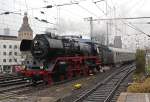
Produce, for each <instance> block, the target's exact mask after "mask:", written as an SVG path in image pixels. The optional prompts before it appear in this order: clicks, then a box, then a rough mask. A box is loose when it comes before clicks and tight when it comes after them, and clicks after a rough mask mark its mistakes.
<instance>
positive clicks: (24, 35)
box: [18, 12, 33, 40]
mask: <svg viewBox="0 0 150 102" xmlns="http://www.w3.org/2000/svg"><path fill="white" fill-rule="evenodd" d="M27 15H28V14H27V12H25V13H24V17H23V23H22V25H21V27H20V29H19V31H18V33H19V34H18V38H19V39H20V40H22V39H32V38H33V31H32V29H31V27H30V25H29V22H28V17H27Z"/></svg>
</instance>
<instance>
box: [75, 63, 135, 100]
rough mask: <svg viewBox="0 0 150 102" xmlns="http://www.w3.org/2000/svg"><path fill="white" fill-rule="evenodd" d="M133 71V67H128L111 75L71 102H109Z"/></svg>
mask: <svg viewBox="0 0 150 102" xmlns="http://www.w3.org/2000/svg"><path fill="white" fill-rule="evenodd" d="M134 69H135V67H134V65H130V66H126V67H125V68H124V69H121V70H119V71H117V72H115V73H113V74H111V75H110V76H108V77H107V78H106V79H105V80H103V81H102V82H100V83H97V84H96V85H95V86H94V87H93V88H92V89H89V90H88V91H85V92H83V93H81V95H80V97H79V98H78V99H76V100H74V101H73V102H111V99H112V98H113V96H114V94H115V92H116V91H117V89H118V88H119V86H120V84H121V83H122V82H123V81H124V79H125V78H126V77H127V76H128V75H129V74H130V73H131V72H132V71H133V70H134Z"/></svg>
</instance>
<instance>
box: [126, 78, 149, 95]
mask: <svg viewBox="0 0 150 102" xmlns="http://www.w3.org/2000/svg"><path fill="white" fill-rule="evenodd" d="M127 91H128V92H135V93H149V92H150V78H147V79H146V80H145V81H144V82H143V83H133V84H132V85H130V86H129V87H128V89H127Z"/></svg>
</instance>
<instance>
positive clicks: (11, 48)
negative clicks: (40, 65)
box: [0, 13, 33, 73]
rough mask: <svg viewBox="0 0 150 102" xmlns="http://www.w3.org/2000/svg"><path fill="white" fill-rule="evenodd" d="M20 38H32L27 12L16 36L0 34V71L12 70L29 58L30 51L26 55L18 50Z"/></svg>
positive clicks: (8, 71)
mask: <svg viewBox="0 0 150 102" xmlns="http://www.w3.org/2000/svg"><path fill="white" fill-rule="evenodd" d="M22 39H28V40H32V39H33V31H32V29H31V27H30V25H29V23H28V17H27V13H25V14H24V17H23V23H22V25H21V27H20V29H19V31H18V36H9V35H7V34H5V35H0V49H1V50H0V73H11V72H14V71H15V66H18V65H19V66H20V65H22V62H23V61H24V60H28V59H29V60H31V57H32V56H31V53H30V52H26V54H25V55H27V56H25V55H24V54H23V53H21V52H20V43H21V40H22ZM27 53H28V54H27Z"/></svg>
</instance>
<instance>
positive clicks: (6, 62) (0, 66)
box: [0, 38, 22, 73]
mask: <svg viewBox="0 0 150 102" xmlns="http://www.w3.org/2000/svg"><path fill="white" fill-rule="evenodd" d="M0 49H1V50H0V72H1V73H11V72H13V70H14V69H15V68H14V67H15V66H16V65H21V59H22V57H21V53H20V41H18V40H10V39H9V40H8V39H7V40H6V38H5V40H4V39H0Z"/></svg>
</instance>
